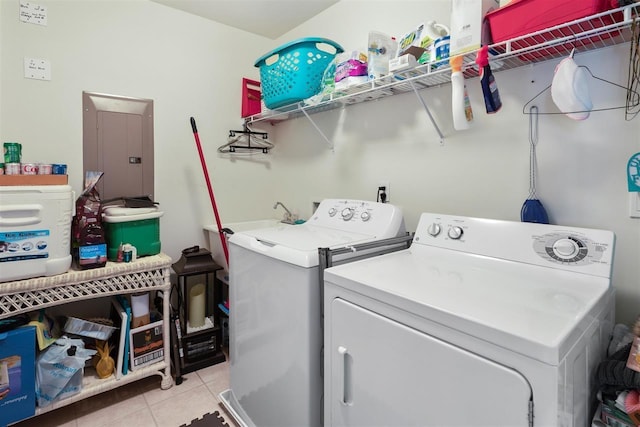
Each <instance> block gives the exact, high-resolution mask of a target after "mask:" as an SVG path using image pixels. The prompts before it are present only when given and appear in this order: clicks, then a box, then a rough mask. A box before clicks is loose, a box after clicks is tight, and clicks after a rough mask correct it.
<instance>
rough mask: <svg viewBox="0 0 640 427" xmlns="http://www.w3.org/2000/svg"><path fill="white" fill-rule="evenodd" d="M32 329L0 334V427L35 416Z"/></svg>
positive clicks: (34, 356)
mask: <svg viewBox="0 0 640 427" xmlns="http://www.w3.org/2000/svg"><path fill="white" fill-rule="evenodd" d="M35 358H36V328H35V327H33V326H23V327H20V328H17V329H13V330H11V331H8V332H2V333H0V426H6V425H7V424H11V423H15V422H17V421H20V420H23V419H25V418H29V417H32V416H34V415H35V412H36V396H35V393H36V390H35V389H36V380H35V370H36V361H35Z"/></svg>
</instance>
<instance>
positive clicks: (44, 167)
mask: <svg viewBox="0 0 640 427" xmlns="http://www.w3.org/2000/svg"><path fill="white" fill-rule="evenodd" d="M51 170H52V167H51V165H50V164H48V163H40V164H38V175H51Z"/></svg>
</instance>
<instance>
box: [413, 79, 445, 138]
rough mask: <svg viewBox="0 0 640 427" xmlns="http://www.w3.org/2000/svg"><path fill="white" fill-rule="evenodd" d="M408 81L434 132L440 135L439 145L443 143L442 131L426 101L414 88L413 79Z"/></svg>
mask: <svg viewBox="0 0 640 427" xmlns="http://www.w3.org/2000/svg"><path fill="white" fill-rule="evenodd" d="M409 83H410V84H411V89H413V92H414V93H415V94H416V96H417V97H418V99H419V100H420V103H422V106H423V107H424V110H425V111H426V112H427V115H428V116H429V119H430V120H431V123H432V124H433V127H434V128H435V129H436V132H438V135H440V145H444V135H443V134H442V131H440V128H439V127H438V124H437V123H436V120H435V119H434V118H433V115H431V110H429V107H428V106H427V103H426V102H425V101H424V98H423V97H422V96H421V95H420V93H418V89H417V88H416V85H415V84H413V80H409Z"/></svg>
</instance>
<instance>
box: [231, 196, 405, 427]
mask: <svg viewBox="0 0 640 427" xmlns="http://www.w3.org/2000/svg"><path fill="white" fill-rule="evenodd" d="M403 234H405V228H404V220H403V217H402V211H401V210H400V209H399V208H398V207H396V206H393V205H390V204H383V203H374V202H367V201H360V200H343V199H342V200H335V199H328V200H324V201H322V202H321V203H320V205H319V206H318V209H317V210H316V212H315V213H314V215H313V217H312V218H310V219H309V220H308V221H307V222H306V223H304V224H301V225H281V226H278V227H271V228H264V229H258V230H248V231H243V232H240V233H235V234H233V235H232V236H231V237H230V239H229V252H230V257H229V301H230V304H231V306H230V319H229V320H230V326H229V330H230V340H229V341H230V348H229V352H230V386H231V388H230V389H229V390H225V391H224V392H222V393H221V394H220V398H221V400H222V402H223V404H224V405H225V406H226V408H227V409H228V410H229V411H230V412H231V413H232V415H233V416H234V417H235V418H236V420H237V421H238V422H239V423H240V424H244V425H247V426H253V425H256V426H278V427H284V426H297V427H302V426H320V425H322V386H323V381H322V376H321V370H322V364H323V358H322V336H323V335H322V316H321V305H322V293H321V291H322V283H321V282H320V278H319V277H320V276H319V275H320V272H319V269H318V258H319V257H318V249H319V248H336V247H344V246H348V245H352V244H357V243H363V242H369V241H374V240H380V239H386V238H391V237H396V236H400V235H403Z"/></svg>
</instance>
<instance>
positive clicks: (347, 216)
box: [341, 208, 353, 221]
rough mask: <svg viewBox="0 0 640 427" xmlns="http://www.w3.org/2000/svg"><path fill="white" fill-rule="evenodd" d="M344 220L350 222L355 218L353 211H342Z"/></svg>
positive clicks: (346, 209)
mask: <svg viewBox="0 0 640 427" xmlns="http://www.w3.org/2000/svg"><path fill="white" fill-rule="evenodd" d="M341 215H342V219H344V220H345V221H349V220H350V219H351V218H353V209H351V208H344V209H342V213H341Z"/></svg>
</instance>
